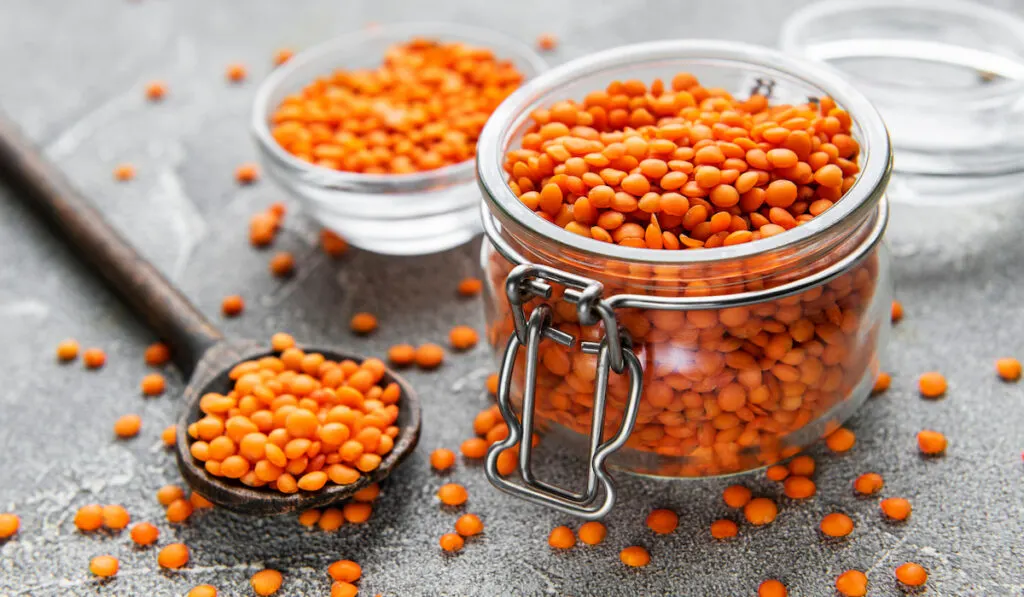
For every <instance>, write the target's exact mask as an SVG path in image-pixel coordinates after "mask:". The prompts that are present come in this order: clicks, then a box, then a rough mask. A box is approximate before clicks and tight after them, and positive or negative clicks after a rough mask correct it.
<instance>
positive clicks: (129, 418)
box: [114, 415, 142, 438]
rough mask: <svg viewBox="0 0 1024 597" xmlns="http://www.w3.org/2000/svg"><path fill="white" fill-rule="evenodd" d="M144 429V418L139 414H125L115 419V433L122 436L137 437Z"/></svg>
mask: <svg viewBox="0 0 1024 597" xmlns="http://www.w3.org/2000/svg"><path fill="white" fill-rule="evenodd" d="M140 429H142V418H141V417H139V415H124V416H123V417H121V418H120V419H118V420H117V421H114V433H115V434H116V435H117V437H120V438H129V437H135V436H136V435H138V434H139V430H140Z"/></svg>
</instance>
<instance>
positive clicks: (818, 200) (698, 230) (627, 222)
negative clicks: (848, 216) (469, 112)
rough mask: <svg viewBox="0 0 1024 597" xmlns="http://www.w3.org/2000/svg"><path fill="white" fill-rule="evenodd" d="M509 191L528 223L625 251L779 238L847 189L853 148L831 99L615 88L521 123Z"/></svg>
mask: <svg viewBox="0 0 1024 597" xmlns="http://www.w3.org/2000/svg"><path fill="white" fill-rule="evenodd" d="M530 116H531V119H532V126H531V127H530V128H529V129H528V131H527V132H526V134H525V135H524V136H523V138H522V146H521V147H520V148H519V149H513V150H511V151H509V152H508V154H507V159H506V162H505V170H506V171H507V172H508V174H509V186H510V187H511V188H512V190H513V191H514V192H515V193H516V195H518V196H519V199H520V200H521V201H522V202H523V204H524V205H526V206H527V207H529V208H530V209H531V210H533V211H534V212H536V214H537V215H538V216H540V217H541V218H544V219H545V220H548V221H550V222H553V223H555V224H557V225H558V226H561V227H562V228H565V229H566V230H568V231H569V232H573V233H575V234H579V235H581V236H586V237H589V238H593V239H595V240H599V241H604V242H610V243H616V244H619V245H622V246H626V247H638V248H648V249H669V250H676V249H697V248H713V247H720V246H725V245H736V244H741V243H746V242H751V241H756V240H758V239H761V238H767V237H769V236H774V235H776V234H780V233H782V232H785V231H786V230H789V229H791V228H794V227H796V226H799V225H800V224H801V223H803V222H807V221H809V220H811V219H812V218H814V217H815V216H818V215H820V214H821V213H822V212H824V211H825V210H827V209H828V208H829V207H831V206H832V204H833V203H834V202H835V201H838V200H839V199H840V198H841V197H842V195H843V193H845V192H846V190H848V189H849V188H850V186H852V185H853V182H854V180H855V175H856V174H857V172H858V166H857V154H858V152H859V146H858V144H857V142H856V141H855V140H854V139H853V137H852V136H851V134H850V127H851V120H850V116H849V115H848V114H847V113H846V111H845V110H843V109H841V108H839V107H837V106H836V104H835V102H834V101H832V100H831V99H830V98H827V97H826V98H822V99H821V100H820V101H819V102H808V103H805V104H799V105H770V103H769V101H768V98H766V97H765V96H763V95H757V94H755V95H751V96H750V97H748V98H746V99H738V98H734V97H733V96H732V95H731V94H730V93H729V92H727V91H726V90H724V89H715V88H705V87H703V86H701V85H700V83H699V82H698V80H697V79H696V77H694V76H693V75H691V74H688V73H680V74H678V75H676V76H675V77H673V79H672V81H671V83H670V86H668V87H666V85H665V84H664V83H663V82H662V81H661V80H659V79H656V80H655V81H654V82H652V83H651V85H650V86H648V85H646V84H644V83H643V82H641V81H637V80H627V81H615V82H612V83H611V84H610V85H608V87H607V89H605V90H604V91H594V92H592V93H590V94H588V95H587V96H586V97H585V98H584V99H583V101H582V102H576V101H573V100H564V101H559V102H557V103H555V104H553V105H551V106H550V107H549V108H545V109H538V110H536V111H534V112H533V113H532V114H531V115H530Z"/></svg>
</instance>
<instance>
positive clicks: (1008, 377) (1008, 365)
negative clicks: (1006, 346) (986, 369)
mask: <svg viewBox="0 0 1024 597" xmlns="http://www.w3.org/2000/svg"><path fill="white" fill-rule="evenodd" d="M996 373H998V374H999V377H1000V378H1002V380H1003V381H1017V380H1018V379H1020V374H1021V366H1020V361H1018V360H1017V359H1015V358H1013V357H1005V358H1002V359H999V360H997V361H996Z"/></svg>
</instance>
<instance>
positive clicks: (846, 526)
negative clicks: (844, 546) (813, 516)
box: [820, 512, 853, 537]
mask: <svg viewBox="0 0 1024 597" xmlns="http://www.w3.org/2000/svg"><path fill="white" fill-rule="evenodd" d="M820 526H821V532H822V533H825V534H826V535H828V536H829V537H845V536H847V535H849V534H850V533H852V532H853V520H851V519H850V517H849V516H847V515H845V514H841V513H839V512H833V513H831V514H826V515H825V518H822V519H821V525H820Z"/></svg>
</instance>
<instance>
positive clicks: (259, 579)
mask: <svg viewBox="0 0 1024 597" xmlns="http://www.w3.org/2000/svg"><path fill="white" fill-rule="evenodd" d="M283 582H284V577H283V576H282V575H281V573H280V572H278V571H277V570H269V569H268V570H260V571H259V572H257V573H256V574H253V575H252V578H250V579H249V584H251V585H252V590H253V591H256V594H257V595H261V596H262V597H266V596H267V595H273V594H274V593H276V592H277V591H278V589H280V588H281V584H282V583H283Z"/></svg>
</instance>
